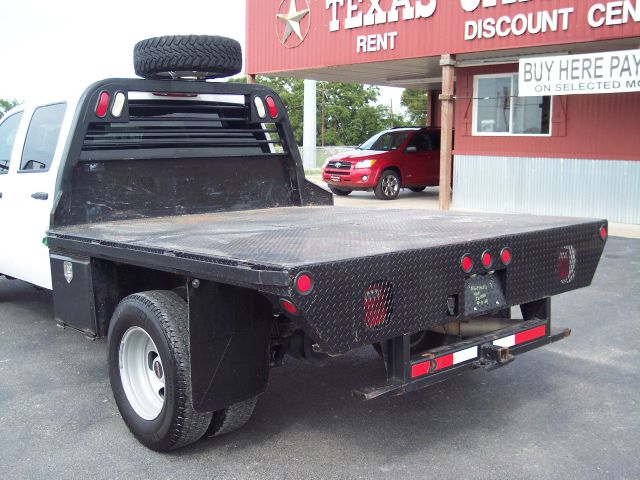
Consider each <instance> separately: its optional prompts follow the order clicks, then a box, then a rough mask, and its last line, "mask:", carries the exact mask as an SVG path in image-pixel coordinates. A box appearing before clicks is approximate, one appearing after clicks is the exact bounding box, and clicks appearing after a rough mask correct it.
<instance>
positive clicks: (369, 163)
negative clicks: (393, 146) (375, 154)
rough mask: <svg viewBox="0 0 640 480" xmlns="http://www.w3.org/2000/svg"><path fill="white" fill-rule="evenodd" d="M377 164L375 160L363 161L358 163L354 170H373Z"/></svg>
mask: <svg viewBox="0 0 640 480" xmlns="http://www.w3.org/2000/svg"><path fill="white" fill-rule="evenodd" d="M375 163H376V161H375V160H361V161H359V162H358V163H356V165H355V167H353V168H371V167H373V166H374V165H375Z"/></svg>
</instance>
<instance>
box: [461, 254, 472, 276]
mask: <svg viewBox="0 0 640 480" xmlns="http://www.w3.org/2000/svg"><path fill="white" fill-rule="evenodd" d="M460 266H461V267H462V270H463V271H464V273H469V272H470V271H471V270H473V260H471V257H470V256H469V255H463V257H462V258H461V259H460Z"/></svg>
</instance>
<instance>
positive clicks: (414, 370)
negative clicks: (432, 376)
mask: <svg viewBox="0 0 640 480" xmlns="http://www.w3.org/2000/svg"><path fill="white" fill-rule="evenodd" d="M427 373H429V362H422V363H418V364H416V365H412V366H411V378H416V377H421V376H422V375H426V374H427Z"/></svg>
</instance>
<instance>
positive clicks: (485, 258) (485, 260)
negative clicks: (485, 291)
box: [481, 250, 493, 268]
mask: <svg viewBox="0 0 640 480" xmlns="http://www.w3.org/2000/svg"><path fill="white" fill-rule="evenodd" d="M481 260H482V266H483V267H484V268H489V267H490V266H491V264H492V263H493V258H491V254H490V253H489V251H488V250H487V251H485V252H484V253H483V254H482V257H481Z"/></svg>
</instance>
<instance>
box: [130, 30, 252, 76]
mask: <svg viewBox="0 0 640 480" xmlns="http://www.w3.org/2000/svg"><path fill="white" fill-rule="evenodd" d="M133 64H134V69H135V72H136V74H137V75H139V76H141V77H144V78H166V77H170V76H171V75H170V72H198V73H199V74H204V75H203V76H204V77H205V78H220V77H228V76H232V75H235V74H237V73H240V71H241V70H242V48H241V47H240V44H239V43H238V42H237V41H236V40H233V39H231V38H227V37H220V36H213V35H168V36H163V37H154V38H148V39H146V40H142V41H140V42H138V43H137V44H136V46H135V48H134V53H133Z"/></svg>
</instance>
